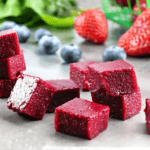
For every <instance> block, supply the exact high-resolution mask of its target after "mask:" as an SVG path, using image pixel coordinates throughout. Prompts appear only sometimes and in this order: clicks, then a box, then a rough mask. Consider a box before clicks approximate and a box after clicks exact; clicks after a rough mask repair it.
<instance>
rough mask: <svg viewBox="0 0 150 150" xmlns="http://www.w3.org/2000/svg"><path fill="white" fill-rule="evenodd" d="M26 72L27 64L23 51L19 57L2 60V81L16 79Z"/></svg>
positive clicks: (0, 73)
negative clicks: (22, 72)
mask: <svg viewBox="0 0 150 150" xmlns="http://www.w3.org/2000/svg"><path fill="white" fill-rule="evenodd" d="M24 70H26V64H25V59H24V55H23V51H21V53H20V54H18V55H15V56H11V57H9V58H4V59H0V78H1V79H16V77H17V75H18V74H19V73H20V72H21V71H24Z"/></svg>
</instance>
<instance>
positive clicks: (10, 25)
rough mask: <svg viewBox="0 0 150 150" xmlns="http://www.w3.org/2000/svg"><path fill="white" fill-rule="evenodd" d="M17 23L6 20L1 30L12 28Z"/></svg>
mask: <svg viewBox="0 0 150 150" xmlns="http://www.w3.org/2000/svg"><path fill="white" fill-rule="evenodd" d="M15 25H16V23H15V22H13V21H4V22H3V23H2V25H1V31H4V30H7V29H10V28H12V27H14V26H15Z"/></svg>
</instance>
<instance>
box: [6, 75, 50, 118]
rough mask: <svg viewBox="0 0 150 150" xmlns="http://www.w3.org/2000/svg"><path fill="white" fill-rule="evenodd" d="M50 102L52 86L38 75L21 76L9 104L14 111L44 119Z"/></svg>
mask: <svg viewBox="0 0 150 150" xmlns="http://www.w3.org/2000/svg"><path fill="white" fill-rule="evenodd" d="M49 102H50V86H49V84H47V83H46V82H45V81H43V80H42V79H40V78H38V77H34V76H29V75H21V76H19V78H18V80H17V82H16V84H15V86H14V88H13V90H12V92H11V95H10V97H9V99H8V101H7V106H8V108H9V109H12V110H13V111H14V112H18V113H21V114H25V115H28V116H31V117H34V118H36V119H42V118H43V116H44V114H45V111H46V109H47V106H48V104H49Z"/></svg>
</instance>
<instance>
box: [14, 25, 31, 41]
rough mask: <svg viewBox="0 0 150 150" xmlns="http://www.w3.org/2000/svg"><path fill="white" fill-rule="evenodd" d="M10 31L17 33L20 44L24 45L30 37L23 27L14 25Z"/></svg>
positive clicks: (26, 29)
mask: <svg viewBox="0 0 150 150" xmlns="http://www.w3.org/2000/svg"><path fill="white" fill-rule="evenodd" d="M12 29H13V30H15V31H16V32H17V35H18V39H19V42H20V43H25V42H26V41H27V40H28V38H29V37H30V30H29V29H28V28H27V27H26V26H24V25H15V26H14V27H13V28H12Z"/></svg>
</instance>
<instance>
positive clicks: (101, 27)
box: [74, 9, 108, 44]
mask: <svg viewBox="0 0 150 150" xmlns="http://www.w3.org/2000/svg"><path fill="white" fill-rule="evenodd" d="M74 27H75V30H76V32H77V33H78V34H79V35H80V36H81V37H83V38H85V39H86V40H89V41H91V42H93V43H97V44H102V43H104V42H105V41H106V39H107V35H108V29H107V28H108V27H107V20H106V17H105V15H104V14H103V13H102V12H101V11H100V10H97V9H89V10H87V11H85V12H84V13H83V14H81V15H79V16H78V18H77V19H76V20H75V24H74Z"/></svg>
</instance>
